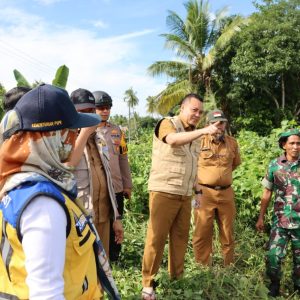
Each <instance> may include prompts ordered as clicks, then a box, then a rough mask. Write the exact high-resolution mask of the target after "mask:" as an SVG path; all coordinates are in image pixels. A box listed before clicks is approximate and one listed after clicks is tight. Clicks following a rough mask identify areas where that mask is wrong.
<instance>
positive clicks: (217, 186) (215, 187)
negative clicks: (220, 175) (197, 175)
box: [199, 183, 231, 191]
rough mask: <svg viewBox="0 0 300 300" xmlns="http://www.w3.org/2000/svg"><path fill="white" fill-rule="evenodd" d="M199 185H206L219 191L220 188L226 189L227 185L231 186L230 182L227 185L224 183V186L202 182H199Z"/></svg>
mask: <svg viewBox="0 0 300 300" xmlns="http://www.w3.org/2000/svg"><path fill="white" fill-rule="evenodd" d="M199 184H200V185H203V186H206V187H208V188H210V189H213V190H216V191H220V190H226V189H228V188H229V187H231V184H229V185H224V186H221V185H209V184H202V183H199Z"/></svg>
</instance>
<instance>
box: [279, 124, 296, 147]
mask: <svg viewBox="0 0 300 300" xmlns="http://www.w3.org/2000/svg"><path fill="white" fill-rule="evenodd" d="M291 135H298V136H299V137H300V130H299V129H297V128H291V129H288V130H287V131H284V132H282V133H280V134H279V139H278V144H279V147H280V148H281V149H283V147H282V146H283V143H285V142H286V141H287V139H288V137H290V136H291Z"/></svg>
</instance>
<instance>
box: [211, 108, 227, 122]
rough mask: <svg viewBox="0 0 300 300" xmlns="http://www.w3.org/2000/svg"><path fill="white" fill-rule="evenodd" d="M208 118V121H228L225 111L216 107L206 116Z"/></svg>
mask: <svg viewBox="0 0 300 300" xmlns="http://www.w3.org/2000/svg"><path fill="white" fill-rule="evenodd" d="M206 120H207V123H210V122H218V121H224V122H227V119H226V117H225V115H224V113H223V111H222V110H220V109H214V110H211V111H209V112H208V114H207V116H206Z"/></svg>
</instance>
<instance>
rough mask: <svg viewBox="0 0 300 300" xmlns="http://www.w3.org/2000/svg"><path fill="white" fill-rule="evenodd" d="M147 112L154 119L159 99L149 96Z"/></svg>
mask: <svg viewBox="0 0 300 300" xmlns="http://www.w3.org/2000/svg"><path fill="white" fill-rule="evenodd" d="M146 101H147V112H148V113H150V114H151V116H152V117H153V114H154V113H155V112H156V106H157V98H156V97H153V96H148V97H147V99H146Z"/></svg>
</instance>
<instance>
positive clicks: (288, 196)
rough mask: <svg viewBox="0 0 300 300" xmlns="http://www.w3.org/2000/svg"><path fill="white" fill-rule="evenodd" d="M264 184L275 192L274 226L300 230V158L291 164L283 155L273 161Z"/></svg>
mask: <svg viewBox="0 0 300 300" xmlns="http://www.w3.org/2000/svg"><path fill="white" fill-rule="evenodd" d="M262 184H263V186H264V187H265V188H267V189H269V190H272V191H274V192H275V200H274V213H273V218H272V221H273V225H276V226H278V227H282V228H288V229H294V228H300V158H299V159H298V160H297V161H294V162H289V161H288V160H287V159H286V157H285V155H282V156H280V157H278V158H276V159H274V160H272V161H271V163H270V164H269V167H268V171H267V174H266V176H265V178H264V179H263V181H262Z"/></svg>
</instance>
